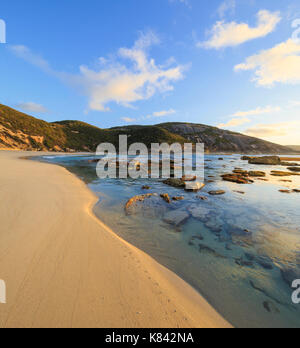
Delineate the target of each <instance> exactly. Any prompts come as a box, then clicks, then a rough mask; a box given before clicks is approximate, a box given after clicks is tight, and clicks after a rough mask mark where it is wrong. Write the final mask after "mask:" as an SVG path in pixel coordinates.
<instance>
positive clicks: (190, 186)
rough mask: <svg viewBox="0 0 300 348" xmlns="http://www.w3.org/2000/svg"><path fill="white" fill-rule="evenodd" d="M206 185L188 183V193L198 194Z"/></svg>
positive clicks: (186, 187)
mask: <svg viewBox="0 0 300 348" xmlns="http://www.w3.org/2000/svg"><path fill="white" fill-rule="evenodd" d="M204 186H205V184H203V183H200V182H196V181H195V182H187V183H186V186H185V190H186V191H191V192H198V191H200V190H202V189H203V187H204Z"/></svg>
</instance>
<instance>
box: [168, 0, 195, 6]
mask: <svg viewBox="0 0 300 348" xmlns="http://www.w3.org/2000/svg"><path fill="white" fill-rule="evenodd" d="M169 2H170V3H181V4H184V5H185V6H187V7H189V8H191V7H192V6H191V3H190V1H189V0H169Z"/></svg>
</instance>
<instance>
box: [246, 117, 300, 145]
mask: <svg viewBox="0 0 300 348" xmlns="http://www.w3.org/2000/svg"><path fill="white" fill-rule="evenodd" d="M297 129H300V121H291V122H281V123H274V124H258V125H256V126H255V127H252V128H248V129H247V130H246V131H245V132H244V133H246V134H248V135H251V136H254V137H261V138H272V137H288V136H290V137H291V139H290V144H292V143H293V140H292V139H293V136H294V135H295V134H298V133H299V132H298V131H297ZM297 141H298V142H299V134H298V140H297Z"/></svg>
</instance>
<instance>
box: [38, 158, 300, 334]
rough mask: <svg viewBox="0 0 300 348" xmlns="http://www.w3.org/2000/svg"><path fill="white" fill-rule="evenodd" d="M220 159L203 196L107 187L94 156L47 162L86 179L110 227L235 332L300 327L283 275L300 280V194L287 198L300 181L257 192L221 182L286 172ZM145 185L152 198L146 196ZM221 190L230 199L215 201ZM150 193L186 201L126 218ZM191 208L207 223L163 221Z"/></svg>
mask: <svg viewBox="0 0 300 348" xmlns="http://www.w3.org/2000/svg"><path fill="white" fill-rule="evenodd" d="M219 157H220V156H215V155H208V156H206V170H205V177H206V181H207V185H206V187H205V188H204V189H203V190H202V191H201V192H198V193H188V192H185V191H182V190H180V189H175V188H172V187H169V186H166V185H164V184H163V183H162V182H161V180H151V179H147V180H145V179H139V180H131V179H126V180H125V179H123V180H119V179H105V180H100V179H98V178H97V176H96V171H95V167H96V164H91V163H88V160H89V159H93V158H94V157H92V156H45V157H43V158H42V160H43V161H47V162H50V163H56V164H59V165H62V166H64V167H66V168H67V169H69V170H70V171H72V172H73V173H75V174H76V175H78V176H79V177H80V178H81V179H83V180H84V181H85V182H86V183H87V184H88V186H89V187H90V188H91V190H93V191H94V192H95V193H96V194H97V195H98V196H99V202H98V204H97V205H96V207H95V209H94V210H95V214H96V215H97V216H98V217H99V218H100V219H101V220H102V221H103V222H105V223H106V224H107V225H108V226H109V227H111V228H112V229H113V230H114V231H115V232H116V233H117V234H119V235H120V236H121V237H122V238H124V239H125V240H127V241H128V242H130V243H132V244H133V245H135V246H137V247H138V248H140V249H142V250H144V251H145V252H147V253H148V254H150V255H151V256H152V257H154V258H155V259H156V260H158V261H159V262H160V263H161V264H163V265H165V266H166V267H168V268H169V269H171V270H172V271H174V272H175V273H177V274H178V275H179V276H181V277H182V278H183V279H185V280H186V281H187V282H189V283H190V284H191V285H192V286H193V287H195V288H196V289H197V290H198V291H199V292H200V293H201V294H202V295H203V296H204V297H205V298H206V299H207V300H208V301H209V302H210V303H211V304H212V305H213V306H214V307H215V308H216V309H217V310H218V311H219V312H220V313H221V314H222V315H223V316H224V317H225V318H226V319H227V320H229V321H230V322H231V323H232V324H233V325H234V326H237V327H300V305H295V304H293V303H292V300H291V295H292V292H293V290H292V289H291V287H290V284H288V283H287V282H286V281H284V279H283V277H282V273H281V269H285V268H287V267H288V268H293V269H294V270H296V271H298V272H300V214H299V207H300V193H290V194H285V193H281V192H279V190H280V189H294V188H295V189H296V188H298V189H300V176H292V177H283V178H281V177H272V176H270V175H268V176H267V178H268V180H269V181H268V182H264V181H260V180H255V183H254V184H251V185H238V184H234V183H227V182H224V181H222V180H221V177H220V175H222V174H224V173H229V172H231V171H232V170H233V169H234V168H235V167H239V168H243V169H246V170H263V171H265V172H266V173H267V174H269V173H270V172H271V170H286V169H285V167H281V166H255V165H249V164H248V163H247V162H245V161H241V160H240V156H239V155H231V156H224V160H223V161H220V160H218V159H219ZM281 180H292V183H289V182H282V181H281ZM208 181H213V182H208ZM143 185H149V186H151V190H149V191H145V190H142V186H143ZM219 189H221V190H224V191H226V194H225V195H223V196H210V195H209V194H208V192H209V191H211V190H219ZM236 191H243V192H244V194H242V193H240V192H236ZM144 193H158V194H160V193H168V194H169V195H170V196H171V197H173V196H184V200H183V201H179V202H173V203H171V204H170V205H168V204H167V203H166V204H165V203H163V202H162V203H161V204H162V205H161V207H159V209H147V210H142V211H140V212H139V213H138V214H135V215H133V216H126V214H125V210H124V206H125V204H126V202H127V201H128V199H130V198H131V197H133V196H135V195H140V194H144ZM198 196H204V197H206V198H207V200H201V199H199V198H198ZM191 208H193V209H194V210H196V211H197V210H201V211H203V210H204V211H207V212H208V214H207V215H206V216H205V218H201V219H200V218H199V216H194V217H193V215H192V214H190V218H189V219H188V220H187V221H186V222H185V223H184V224H183V225H182V226H180V228H174V227H172V226H171V225H168V224H167V223H165V222H164V221H163V217H164V214H166V213H167V212H168V211H172V210H176V209H179V210H184V211H190V212H191ZM194 215H195V214H194ZM200 239H201V240H200Z"/></svg>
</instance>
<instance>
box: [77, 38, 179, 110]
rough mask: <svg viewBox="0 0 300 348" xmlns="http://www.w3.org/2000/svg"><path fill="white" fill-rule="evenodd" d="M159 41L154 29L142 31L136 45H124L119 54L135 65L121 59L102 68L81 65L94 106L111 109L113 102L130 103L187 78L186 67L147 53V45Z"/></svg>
mask: <svg viewBox="0 0 300 348" xmlns="http://www.w3.org/2000/svg"><path fill="white" fill-rule="evenodd" d="M157 41H158V40H157V38H156V37H155V36H154V35H153V34H152V33H148V34H147V35H142V36H141V37H140V39H139V40H138V41H137V42H136V43H135V45H134V47H133V48H131V49H128V48H121V49H120V50H119V58H120V59H121V60H128V61H130V62H131V63H132V66H131V67H127V66H126V65H125V64H122V63H118V62H109V63H108V64H106V66H105V68H104V69H102V70H99V71H95V70H92V69H89V68H88V67H86V66H81V67H80V73H81V74H80V79H81V84H82V85H83V86H85V89H86V92H87V94H88V96H89V100H90V101H89V108H90V109H91V110H97V111H107V110H108V107H107V105H108V104H109V103H111V102H115V103H118V104H121V105H123V106H127V107H128V106H131V105H132V103H134V102H137V101H140V100H146V99H149V98H151V97H152V96H154V95H155V94H156V93H164V92H168V91H172V90H173V89H174V87H173V84H172V83H173V82H175V81H178V80H180V79H182V78H183V70H184V67H182V66H178V65H177V66H173V67H169V68H163V67H161V66H157V65H156V63H155V61H154V59H152V58H149V57H148V54H147V49H148V48H149V47H150V46H151V45H153V44H155V43H157Z"/></svg>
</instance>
